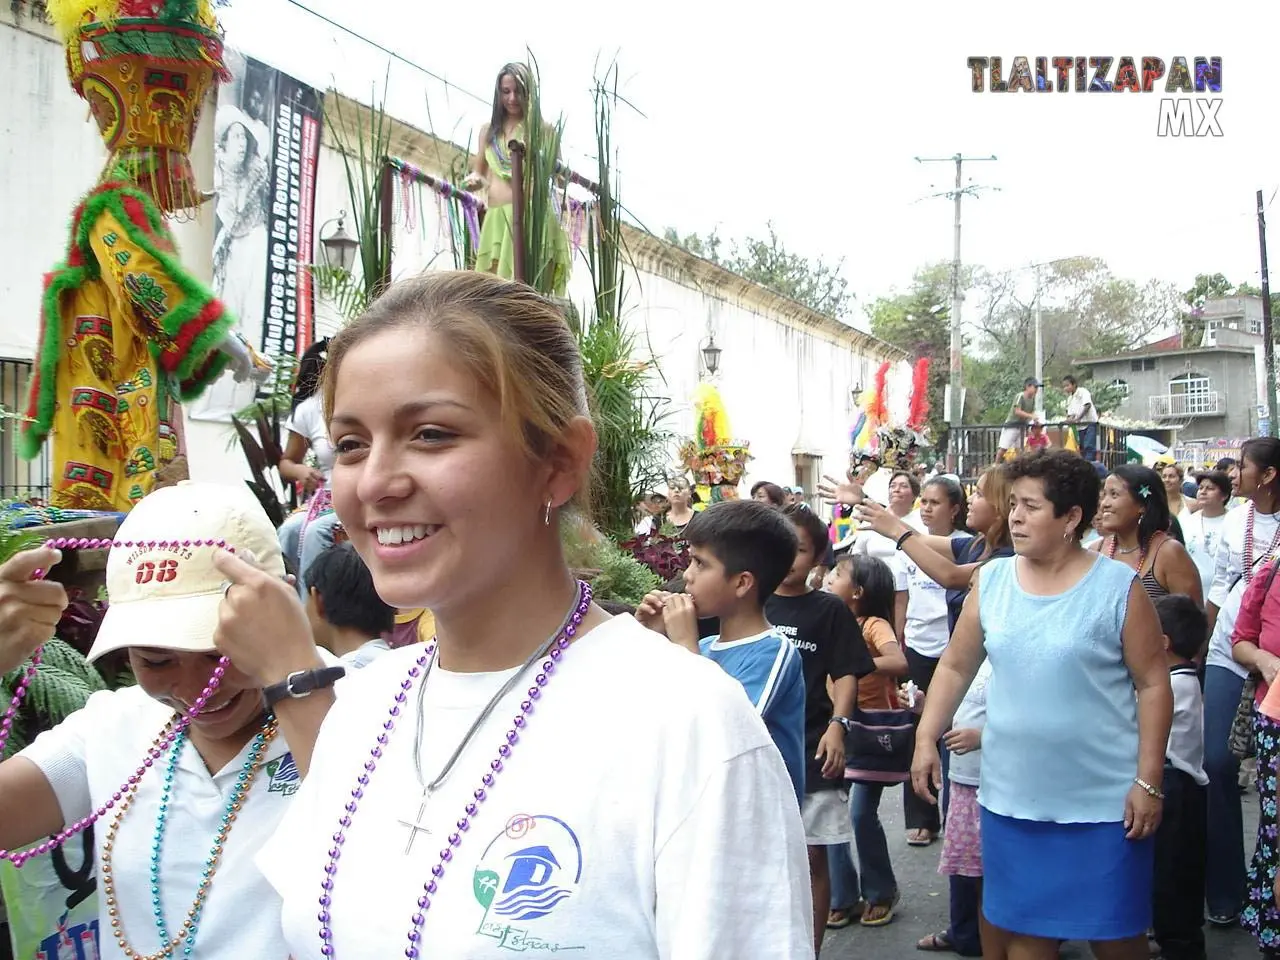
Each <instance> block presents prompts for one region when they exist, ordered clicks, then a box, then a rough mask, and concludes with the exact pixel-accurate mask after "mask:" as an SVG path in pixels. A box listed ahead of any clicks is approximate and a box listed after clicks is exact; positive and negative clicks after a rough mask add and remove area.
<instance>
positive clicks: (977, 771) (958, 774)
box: [947, 660, 991, 787]
mask: <svg viewBox="0 0 1280 960" xmlns="http://www.w3.org/2000/svg"><path fill="white" fill-rule="evenodd" d="M990 682H991V661H990V660H983V661H982V663H981V664H980V665H979V666H978V672H977V673H975V674H974V675H973V682H972V683H970V684H969V689H968V690H967V691H966V692H965V695H964V699H963V700H961V701H960V706H958V707H957V708H956V715H955V718H954V719H953V720H952V721H951V727H952V729H954V730H968V729H973V730H981V729H982V728H983V727H985V726H986V725H987V684H989V683H990ZM947 776H948V777H950V778H951V779H952V780H953V781H955V782H956V783H961V784H964V785H965V786H966V787H976V786H978V785H979V783H980V782H981V777H982V750H981V748H979V749H977V750H971V751H970V752H969V753H953V754H951V760H950V766H949V767H948V769H947Z"/></svg>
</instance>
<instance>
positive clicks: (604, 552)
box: [561, 518, 659, 606]
mask: <svg viewBox="0 0 1280 960" xmlns="http://www.w3.org/2000/svg"><path fill="white" fill-rule="evenodd" d="M561 542H562V544H563V545H564V554H565V560H566V561H567V562H568V564H569V566H570V568H572V569H573V570H575V571H577V572H578V575H579V576H582V577H584V578H586V579H588V580H590V581H591V586H592V588H593V589H594V591H595V595H596V598H597V599H598V600H613V601H616V602H618V603H626V604H630V605H631V606H636V605H638V604H639V603H640V601H641V600H643V599H644V596H645V594H646V593H648V592H649V591H650V590H656V589H657V588H658V586H659V581H658V578H657V576H656V575H655V574H654V572H653V571H652V570H650V569H649V568H648V567H646V566H645V565H644V564H643V563H641V562H640V561H639V560H637V559H636V558H635V557H634V556H632V555H631V554H630V553H628V552H627V551H626V550H623V549H622V548H621V547H619V546H618V545H617V544H616V543H615V542H614V541H612V540H610V539H609V538H608V537H605V536H603V535H601V534H600V533H599V531H597V530H595V529H594V528H592V527H591V526H590V525H589V524H587V523H585V521H583V520H581V519H580V518H568V519H567V520H566V521H565V523H564V524H563V525H562V527H561Z"/></svg>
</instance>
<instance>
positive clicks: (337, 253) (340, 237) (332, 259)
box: [320, 210, 360, 273]
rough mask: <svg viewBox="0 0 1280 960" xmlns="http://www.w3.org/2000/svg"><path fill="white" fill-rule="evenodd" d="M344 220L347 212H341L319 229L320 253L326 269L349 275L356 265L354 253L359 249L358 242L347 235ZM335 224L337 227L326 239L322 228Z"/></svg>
mask: <svg viewBox="0 0 1280 960" xmlns="http://www.w3.org/2000/svg"><path fill="white" fill-rule="evenodd" d="M346 220H347V211H345V210H343V211H342V212H341V213H339V214H338V215H337V217H335V218H334V219H333V220H330V221H328V222H327V223H325V224H323V225H322V226H321V227H320V253H321V256H322V257H324V265H325V266H326V267H329V268H331V269H336V270H341V271H342V272H343V273H350V272H351V270H352V268H353V267H354V266H355V264H356V251H357V250H359V249H360V241H359V240H357V239H356V238H355V237H353V236H351V235H350V234H349V233H347V231H346V227H345V223H346ZM335 222H336V223H337V224H338V226H337V227H336V228H335V229H334V231H333V232H332V233H331V234H329V236H327V237H326V236H325V235H324V228H325V227H327V226H328V225H329V224H330V223H335Z"/></svg>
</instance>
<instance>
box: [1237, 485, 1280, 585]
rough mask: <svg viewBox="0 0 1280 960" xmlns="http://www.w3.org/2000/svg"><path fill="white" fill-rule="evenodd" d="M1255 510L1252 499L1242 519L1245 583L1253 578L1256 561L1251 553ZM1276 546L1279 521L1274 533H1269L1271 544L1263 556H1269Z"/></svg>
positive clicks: (1279, 544)
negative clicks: (1243, 519)
mask: <svg viewBox="0 0 1280 960" xmlns="http://www.w3.org/2000/svg"><path fill="white" fill-rule="evenodd" d="M1257 512H1258V510H1257V508H1256V507H1255V506H1254V505H1253V501H1252V500H1250V501H1249V509H1248V514H1247V516H1246V517H1245V521H1244V557H1243V558H1242V559H1243V561H1244V571H1243V574H1244V581H1245V583H1248V582H1249V581H1250V580H1252V579H1253V565H1254V564H1255V563H1256V562H1257V559H1256V558H1255V557H1254V555H1253V521H1254V517H1255V515H1256V514H1257ZM1276 547H1280V523H1277V524H1276V530H1275V533H1273V534H1272V535H1271V546H1269V547H1267V552H1266V553H1264V554H1263V556H1264V557H1269V556H1271V555H1272V554H1273V553H1275V552H1276Z"/></svg>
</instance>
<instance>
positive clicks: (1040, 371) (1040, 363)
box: [1036, 263, 1044, 423]
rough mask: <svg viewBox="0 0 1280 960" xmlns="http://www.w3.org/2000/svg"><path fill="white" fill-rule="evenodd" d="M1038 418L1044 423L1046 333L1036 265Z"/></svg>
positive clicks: (1038, 273) (1038, 267)
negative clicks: (1041, 317) (1041, 311)
mask: <svg viewBox="0 0 1280 960" xmlns="http://www.w3.org/2000/svg"><path fill="white" fill-rule="evenodd" d="M1036 383H1037V384H1038V386H1037V387H1036V417H1038V418H1039V420H1040V422H1041V423H1043V422H1044V331H1043V328H1042V327H1041V326H1040V264H1038V263H1037V264H1036Z"/></svg>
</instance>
